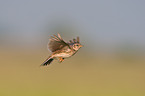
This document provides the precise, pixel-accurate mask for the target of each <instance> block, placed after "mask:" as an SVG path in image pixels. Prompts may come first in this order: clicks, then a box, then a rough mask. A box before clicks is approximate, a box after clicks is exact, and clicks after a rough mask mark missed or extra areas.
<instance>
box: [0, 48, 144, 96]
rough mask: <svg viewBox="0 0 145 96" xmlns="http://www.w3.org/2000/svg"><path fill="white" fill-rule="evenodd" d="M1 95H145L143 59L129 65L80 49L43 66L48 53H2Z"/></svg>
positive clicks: (35, 51)
mask: <svg viewBox="0 0 145 96" xmlns="http://www.w3.org/2000/svg"><path fill="white" fill-rule="evenodd" d="M0 51H1V52H0V53H1V55H0V58H1V60H0V66H1V67H0V76H1V79H0V95H1V96H97V95H99V96H144V95H145V91H144V89H145V75H144V74H145V70H144V68H145V65H144V64H145V61H144V59H140V60H134V62H126V61H121V60H118V59H115V58H114V57H111V56H107V55H106V57H105V56H104V55H91V54H88V53H85V52H84V51H83V50H80V51H79V52H78V54H76V55H75V56H73V57H71V58H69V59H66V60H65V61H64V62H62V63H58V62H57V61H54V62H53V63H52V64H51V65H50V66H46V67H40V64H41V63H42V62H43V61H44V60H45V59H46V56H48V52H47V50H45V51H44V50H24V51H22V50H19V51H18V50H13V51H10V50H5V49H1V50H0Z"/></svg>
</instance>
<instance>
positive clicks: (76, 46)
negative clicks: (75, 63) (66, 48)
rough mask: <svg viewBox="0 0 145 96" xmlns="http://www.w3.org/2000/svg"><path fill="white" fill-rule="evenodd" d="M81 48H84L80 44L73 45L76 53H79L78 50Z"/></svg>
mask: <svg viewBox="0 0 145 96" xmlns="http://www.w3.org/2000/svg"><path fill="white" fill-rule="evenodd" d="M81 47H83V46H82V45H81V44H80V43H75V44H73V49H74V50H75V51H77V50H79V49H80V48H81Z"/></svg>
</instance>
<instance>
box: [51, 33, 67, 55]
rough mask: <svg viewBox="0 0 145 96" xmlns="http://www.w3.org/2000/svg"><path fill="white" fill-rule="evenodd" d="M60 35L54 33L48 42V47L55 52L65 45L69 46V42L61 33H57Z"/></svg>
mask: <svg viewBox="0 0 145 96" xmlns="http://www.w3.org/2000/svg"><path fill="white" fill-rule="evenodd" d="M57 35H58V36H56V35H53V36H51V38H50V42H49V43H48V48H49V50H50V51H52V52H54V51H56V50H60V49H62V48H63V47H65V46H68V47H70V46H69V44H67V43H66V42H65V41H64V40H63V39H62V38H61V36H60V34H57Z"/></svg>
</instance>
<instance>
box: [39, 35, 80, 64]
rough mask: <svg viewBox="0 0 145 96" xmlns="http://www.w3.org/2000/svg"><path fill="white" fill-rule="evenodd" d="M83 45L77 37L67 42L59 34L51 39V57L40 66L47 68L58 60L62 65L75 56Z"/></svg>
mask: <svg viewBox="0 0 145 96" xmlns="http://www.w3.org/2000/svg"><path fill="white" fill-rule="evenodd" d="M81 47H83V45H81V44H80V39H79V37H77V38H76V39H75V38H74V39H73V40H69V42H65V41H64V40H63V39H62V37H61V36H60V34H59V33H57V36H56V35H53V36H51V37H50V39H49V43H48V49H49V50H50V51H51V54H50V56H49V57H48V58H47V59H46V60H45V61H44V62H43V63H42V64H41V65H40V66H47V65H49V64H51V63H52V61H53V60H54V59H57V60H58V61H59V62H60V63H61V62H62V61H64V59H66V58H69V57H71V56H73V55H74V54H75V53H76V52H77V51H78V50H79V49H80V48H81Z"/></svg>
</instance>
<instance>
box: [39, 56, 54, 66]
mask: <svg viewBox="0 0 145 96" xmlns="http://www.w3.org/2000/svg"><path fill="white" fill-rule="evenodd" d="M53 60H54V58H52V57H49V58H48V59H46V60H45V62H44V63H42V64H41V65H40V66H47V65H49V64H50V63H51V62H52V61H53Z"/></svg>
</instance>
